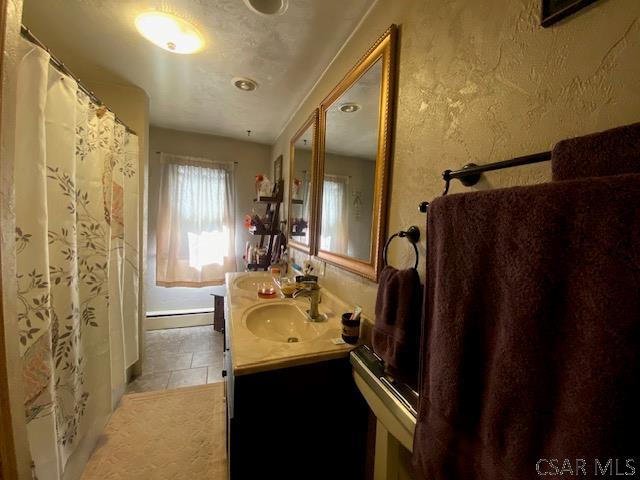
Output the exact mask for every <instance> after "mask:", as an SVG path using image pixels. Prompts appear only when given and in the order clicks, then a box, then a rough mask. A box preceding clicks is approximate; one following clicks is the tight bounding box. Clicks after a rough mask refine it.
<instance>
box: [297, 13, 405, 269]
mask: <svg viewBox="0 0 640 480" xmlns="http://www.w3.org/2000/svg"><path fill="white" fill-rule="evenodd" d="M396 35H397V33H396V27H395V25H392V26H391V27H389V29H388V30H387V31H386V32H385V33H384V35H382V36H381V37H380V38H379V39H378V40H377V41H376V42H375V43H374V45H372V47H371V48H370V49H369V51H368V52H367V53H366V54H365V55H364V56H363V57H362V58H361V59H360V61H359V62H358V63H357V64H356V65H355V66H354V67H353V68H352V69H351V71H349V72H348V73H347V75H346V76H345V77H344V79H343V80H342V81H341V82H340V83H339V84H338V85H336V87H335V88H334V89H333V90H332V91H331V93H329V95H328V96H327V97H326V98H325V99H324V101H323V102H322V103H321V104H320V108H319V110H317V111H315V112H314V113H313V114H312V115H311V116H310V117H309V118H308V119H307V121H306V122H305V123H304V124H303V125H302V126H301V127H300V129H299V130H298V132H297V133H296V134H295V135H294V137H293V138H292V139H291V154H290V162H291V163H290V179H289V224H288V232H289V243H290V245H291V246H293V247H294V248H298V249H300V250H303V251H305V252H307V253H309V254H312V255H317V256H318V257H319V258H321V259H323V260H325V261H327V262H329V263H332V264H334V265H337V266H339V267H341V268H344V269H346V270H349V271H351V272H354V273H357V274H359V275H362V276H364V277H366V278H369V279H371V280H376V281H377V279H378V275H379V273H380V270H381V268H382V247H383V244H384V237H385V234H386V217H387V212H386V210H387V196H388V176H389V165H390V155H391V149H390V145H391V133H392V113H393V105H394V97H395V63H396V59H395V51H396ZM316 147H317V148H316Z"/></svg>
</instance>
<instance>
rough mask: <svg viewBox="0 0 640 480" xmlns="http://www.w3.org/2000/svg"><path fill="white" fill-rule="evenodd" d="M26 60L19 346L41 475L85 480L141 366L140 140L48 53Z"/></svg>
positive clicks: (18, 177)
mask: <svg viewBox="0 0 640 480" xmlns="http://www.w3.org/2000/svg"><path fill="white" fill-rule="evenodd" d="M19 54H20V57H21V60H20V64H19V66H18V90H17V118H16V124H17V129H16V166H15V206H16V207H15V208H16V210H15V212H16V268H17V283H18V311H17V315H18V322H19V339H18V341H19V344H20V349H21V350H20V352H21V355H22V359H23V365H22V368H23V378H24V386H25V412H26V416H27V431H28V436H29V445H30V450H31V456H32V459H33V463H34V467H35V472H36V475H37V477H38V479H39V480H49V479H51V480H59V479H61V478H63V476H65V475H67V473H66V472H76V473H77V472H80V471H82V467H83V464H84V461H85V460H86V458H87V456H88V455H89V453H90V452H91V449H92V448H93V447H94V446H95V443H96V441H97V439H98V436H99V434H100V432H101V431H102V428H103V427H104V425H105V423H106V421H107V419H108V416H109V415H110V413H111V411H112V407H113V405H114V403H115V402H116V401H117V400H118V399H119V396H120V394H121V393H122V391H123V390H124V385H125V371H126V368H127V367H129V366H130V365H131V364H133V363H134V362H135V361H136V360H137V359H138V350H137V348H138V342H137V331H138V296H137V293H138V290H137V288H136V287H135V286H136V285H137V282H138V269H137V265H138V258H139V257H138V255H139V254H138V252H139V249H138V213H137V211H138V188H137V184H138V173H137V168H138V140H137V137H136V136H135V135H132V134H129V133H127V132H125V129H124V127H122V126H121V125H119V124H117V123H116V122H115V119H114V116H113V114H112V113H111V112H109V111H107V110H106V109H104V108H100V107H99V106H97V105H95V104H93V103H92V102H91V101H90V100H89V98H88V97H87V96H86V95H85V94H84V93H82V92H81V91H79V90H78V87H77V84H76V82H75V81H74V80H73V79H71V78H69V77H67V76H65V75H63V74H61V73H60V72H58V71H57V70H55V69H54V68H53V67H51V66H50V65H49V54H48V53H47V52H45V51H44V50H42V49H41V48H39V47H36V46H35V45H33V44H31V43H29V42H27V41H26V40H23V42H22V43H21V45H20V52H19ZM76 473H72V474H69V475H71V476H74V475H76Z"/></svg>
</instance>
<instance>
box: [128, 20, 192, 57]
mask: <svg viewBox="0 0 640 480" xmlns="http://www.w3.org/2000/svg"><path fill="white" fill-rule="evenodd" d="M136 28H137V29H138V32H140V35H142V36H143V37H144V38H146V39H147V40H149V41H150V42H151V43H153V44H154V45H157V46H158V47H160V48H162V49H164V50H166V51H168V52H172V53H180V54H183V55H188V54H192V53H196V52H198V51H199V50H201V49H202V47H203V46H204V38H203V37H202V35H201V34H200V32H199V31H198V29H197V28H196V27H195V26H194V25H193V24H191V23H189V22H187V21H186V20H184V19H182V18H180V17H176V16H175V15H170V14H168V13H162V12H146V13H141V14H140V15H138V16H137V17H136Z"/></svg>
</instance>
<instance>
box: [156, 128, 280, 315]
mask: <svg viewBox="0 0 640 480" xmlns="http://www.w3.org/2000/svg"><path fill="white" fill-rule="evenodd" d="M149 145H150V155H149V211H148V215H149V217H148V229H149V230H148V243H147V274H146V276H145V283H146V287H147V291H146V301H147V311H148V312H153V311H159V310H184V309H189V308H207V307H212V306H213V300H212V298H211V296H210V295H209V294H210V293H211V292H212V290H211V287H204V288H181V287H172V288H167V287H158V286H156V284H155V283H156V220H157V217H158V198H159V197H158V195H159V192H160V173H161V170H160V155H159V154H158V153H157V152H158V151H160V152H166V153H175V154H178V155H189V156H193V157H203V158H210V159H212V160H217V161H221V162H233V161H237V162H238V164H237V165H236V169H235V187H236V256H237V260H238V266H239V269H240V270H243V269H244V264H243V261H242V254H243V251H244V244H245V242H246V241H247V240H250V239H251V240H256V238H251V236H250V235H249V233H248V232H247V230H246V229H245V228H244V226H243V219H244V215H246V214H248V213H251V211H252V209H253V206H254V205H253V199H254V198H255V176H256V175H257V174H258V173H265V174H267V175H268V176H269V178H271V177H272V176H273V175H272V174H271V172H272V171H273V170H272V168H271V165H270V164H269V147H268V146H267V145H262V144H259V143H251V142H243V141H242V140H235V139H232V138H227V137H217V136H215V135H203V134H199V133H189V132H180V131H178V130H169V129H166V128H158V127H152V128H151V132H150V135H149ZM263 210H264V207H261V208H260V209H258V208H257V207H256V212H258V213H260V211H262V213H264V212H263Z"/></svg>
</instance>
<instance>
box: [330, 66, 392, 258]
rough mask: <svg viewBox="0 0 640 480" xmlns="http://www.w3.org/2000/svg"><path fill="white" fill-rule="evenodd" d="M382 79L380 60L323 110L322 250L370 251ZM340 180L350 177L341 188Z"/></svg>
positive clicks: (363, 254)
mask: <svg viewBox="0 0 640 480" xmlns="http://www.w3.org/2000/svg"><path fill="white" fill-rule="evenodd" d="M381 79H382V59H380V60H378V61H377V62H375V63H374V64H373V65H372V66H371V67H370V68H369V69H368V70H367V71H366V72H364V73H363V74H362V76H361V77H360V78H358V79H357V80H356V82H355V83H354V84H353V85H352V86H351V87H350V88H349V89H348V90H347V91H345V92H344V93H343V94H342V95H341V96H340V97H338V99H336V100H335V102H333V103H332V104H331V106H330V107H329V108H328V109H327V112H326V136H325V152H324V172H325V177H324V182H323V184H324V188H323V194H322V195H323V197H322V221H321V230H320V249H321V250H325V251H328V252H331V253H337V254H340V255H346V256H349V257H353V258H356V259H359V260H365V261H368V260H370V257H371V247H372V245H371V235H372V223H373V202H374V193H375V192H374V187H375V172H376V160H377V155H378V133H379V122H380V116H379V112H380V102H381ZM338 178H346V179H348V182H346V183H343V184H342V185H345V186H344V187H339V186H338V184H339V182H338V181H337V180H336V179H338ZM338 191H341V192H342V197H341V198H342V199H341V201H338V200H337V197H338V195H339V194H338V193H337V192H338ZM347 226H348V228H347ZM336 235H337V237H336Z"/></svg>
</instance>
